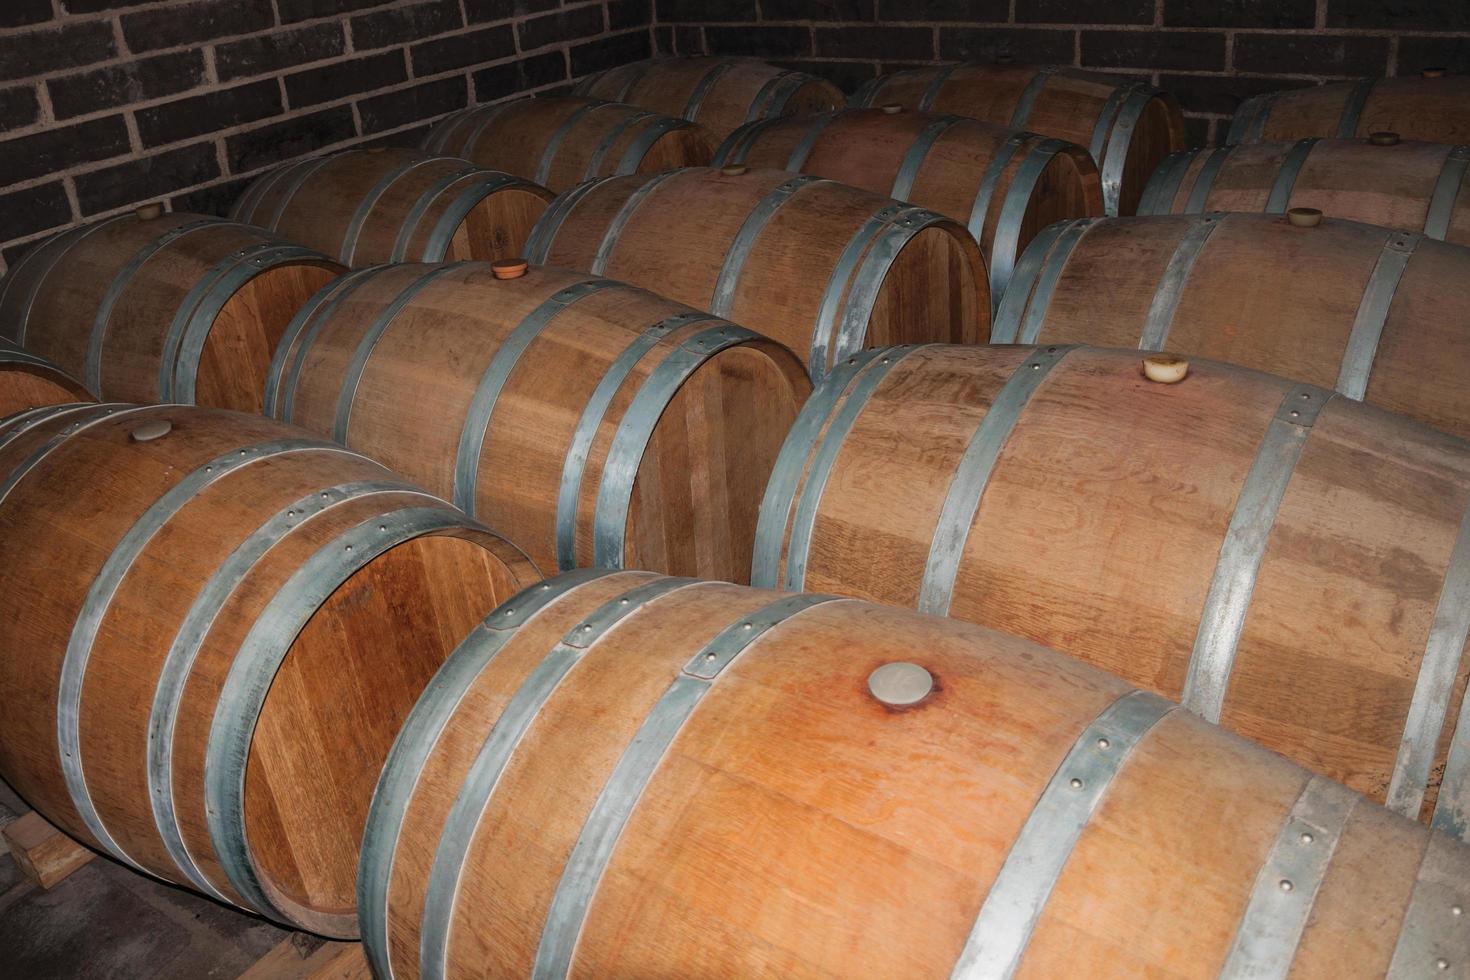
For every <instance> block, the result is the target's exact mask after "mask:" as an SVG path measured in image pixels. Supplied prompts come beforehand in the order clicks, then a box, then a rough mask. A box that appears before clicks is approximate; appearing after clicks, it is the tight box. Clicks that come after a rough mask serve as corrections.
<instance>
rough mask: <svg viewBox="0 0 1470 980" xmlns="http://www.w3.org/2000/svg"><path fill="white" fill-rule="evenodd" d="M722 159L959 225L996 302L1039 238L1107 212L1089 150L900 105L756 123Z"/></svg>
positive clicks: (718, 160) (734, 138)
mask: <svg viewBox="0 0 1470 980" xmlns="http://www.w3.org/2000/svg"><path fill="white" fill-rule="evenodd" d="M714 162H715V165H716V166H720V165H724V164H732V163H734V164H749V165H750V166H752V167H771V168H774V169H777V170H797V171H801V172H802V173H808V174H816V175H817V176H819V177H827V178H829V179H831V180H840V181H842V182H843V183H844V184H851V185H852V186H853V187H861V188H863V189H864V190H869V191H873V192H875V193H878V194H884V195H887V196H888V197H892V198H896V199H897V200H900V201H913V202H914V203H915V204H918V205H921V206H922V207H926V208H928V209H929V210H931V211H937V212H938V213H940V214H943V215H946V216H948V217H950V218H953V219H954V220H956V221H958V222H960V223H961V224H964V225H965V227H966V228H968V229H969V232H970V234H971V235H973V236H974V237H975V240H976V241H978V242H979V243H980V248H981V251H983V252H984V253H985V263H986V266H987V267H988V268H989V270H990V295H991V297H992V299H993V300H994V301H996V302H999V301H1000V296H1001V294H1002V293H1003V292H1005V287H1006V283H1007V282H1008V281H1009V280H1010V276H1011V270H1012V269H1014V268H1015V266H1016V259H1017V257H1018V256H1019V255H1020V254H1021V250H1022V249H1024V248H1025V247H1026V245H1027V243H1029V242H1030V241H1031V239H1033V238H1035V237H1036V233H1037V232H1039V231H1040V230H1041V229H1043V228H1045V227H1046V226H1047V225H1050V224H1053V223H1054V222H1057V221H1065V220H1067V219H1068V218H1082V217H1086V216H1088V215H1101V214H1102V213H1103V203H1102V182H1101V180H1100V179H1099V177H1098V172H1097V165H1096V164H1095V163H1093V162H1092V157H1091V156H1089V155H1088V153H1087V151H1086V150H1084V149H1082V147H1080V146H1076V145H1075V144H1072V143H1068V142H1066V141H1064V140H1057V139H1048V138H1046V137H1042V136H1037V135H1036V134H1035V133H1026V132H1021V131H1018V130H1009V129H1005V128H1004V127H1001V126H995V125H992V124H990V123H983V122H978V121H976V120H973V119H965V118H963V117H960V116H943V115H937V114H935V113H929V112H910V111H908V110H905V109H903V108H902V107H900V106H896V105H891V106H887V107H886V108H883V109H846V110H842V111H839V112H833V113H826V114H823V115H820V116H796V117H789V116H788V117H780V118H775V119H765V120H761V121H760V122H753V123H750V124H749V125H747V126H743V127H741V128H740V129H738V130H736V131H735V132H734V133H733V134H731V136H730V138H729V139H727V140H726V141H725V143H724V145H723V146H721V147H720V151H719V153H718V155H717V156H716V157H715V161H714Z"/></svg>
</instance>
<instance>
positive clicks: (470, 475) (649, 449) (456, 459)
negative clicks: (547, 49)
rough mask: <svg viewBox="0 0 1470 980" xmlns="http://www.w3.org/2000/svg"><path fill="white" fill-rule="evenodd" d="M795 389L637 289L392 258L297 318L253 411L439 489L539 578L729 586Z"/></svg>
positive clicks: (765, 344) (746, 550) (704, 322)
mask: <svg viewBox="0 0 1470 980" xmlns="http://www.w3.org/2000/svg"><path fill="white" fill-rule="evenodd" d="M500 276H509V277H510V278H504V279H502V278H499V277H500ZM425 378H432V379H433V381H434V383H433V384H432V385H425V384H424V383H423V382H424V379H425ZM810 391H811V384H810V382H809V381H808V380H807V377H806V372H805V370H804V369H803V367H802V365H801V362H800V360H798V359H797V357H796V355H794V354H792V353H791V352H790V351H788V350H786V349H785V348H783V347H781V346H780V345H778V344H775V343H772V342H771V341H769V340H766V339H765V338H763V337H760V336H759V335H757V334H754V333H752V332H750V331H749V330H745V329H744V328H741V327H737V326H735V325H734V324H732V323H729V322H727V321H725V320H721V319H719V318H717V317H714V316H711V315H710V314H707V313H699V312H697V311H695V310H692V309H690V308H689V307H687V306H684V305H682V304H680V303H675V302H672V301H670V300H666V299H664V298H662V297H660V296H656V295H654V294H653V293H648V292H645V291H644V290H642V289H637V288H635V287H632V286H626V285H623V284H622V283H617V282H613V281H611V280H608V279H599V278H597V277H596V276H588V275H584V274H581V273H576V272H569V271H567V270H564V269H547V268H540V267H535V268H530V269H529V270H528V269H526V267H525V264H524V263H519V264H512V263H501V264H500V265H497V266H496V267H494V270H493V271H492V267H491V266H489V265H486V264H483V263H469V264H453V265H399V266H389V267H386V268H381V269H376V270H364V271H361V272H358V273H354V274H352V275H349V276H345V277H343V278H342V279H340V280H338V282H337V284H336V286H335V288H333V289H331V290H325V291H323V293H322V294H321V295H320V296H318V297H317V299H316V301H314V302H313V303H312V304H311V305H309V306H307V307H306V308H305V309H303V310H302V312H301V315H300V316H298V317H297V319H296V322H295V323H294V324H293V325H292V328H291V330H290V332H289V333H288V335H287V337H286V339H285V340H284V341H283V342H282V344H281V347H280V349H279V350H278V351H277V354H276V360H275V364H274V366H273V369H272V371H271V385H270V387H269V388H268V389H267V393H266V410H267V412H269V413H271V414H274V415H275V416H276V417H278V418H282V419H285V420H286V421H288V422H294V423H296V424H298V425H302V426H305V427H306V428H308V429H311V430H313V431H315V432H320V433H323V434H326V435H330V436H331V437H332V438H333V439H336V440H338V441H339V442H343V443H346V444H347V445H348V446H350V447H352V448H354V449H356V450H358V451H360V452H362V453H364V454H366V455H368V456H371V457H372V458H373V459H376V460H379V461H380V462H382V463H384V464H385V465H387V466H388V467H390V468H391V469H393V470H394V471H395V472H398V473H402V474H404V475H405V476H407V477H409V478H410V479H412V480H414V481H415V482H417V483H419V484H421V485H423V486H425V487H427V488H428V489H430V490H432V491H434V492H435V493H439V494H442V495H443V496H445V497H448V498H452V499H453V500H454V501H455V502H456V503H457V504H458V505H459V506H460V507H461V508H463V509H464V510H465V511H467V512H469V513H470V514H472V515H474V516H476V517H479V518H481V519H483V520H484V521H486V522H487V523H488V524H490V525H491V526H492V527H494V528H496V529H497V530H498V531H500V532H501V533H502V534H505V535H506V536H507V537H508V538H510V540H512V541H514V542H515V543H516V544H518V545H519V546H520V547H522V548H524V549H525V550H526V552H527V553H528V554H529V555H530V556H531V557H532V558H533V559H534V560H535V561H536V562H537V564H538V565H540V566H541V567H543V568H548V569H550V568H558V567H560V568H564V569H566V568H573V567H578V566H587V565H593V564H595V565H599V566H609V567H623V566H627V567H633V568H654V569H656V570H660V571H669V572H673V573H678V574H690V575H700V576H704V577H708V578H719V579H726V580H732V581H733V580H740V579H744V578H745V577H746V576H747V575H748V574H749V572H750V546H751V541H752V540H753V539H754V536H755V524H756V517H757V511H758V509H759V507H760V499H761V493H762V491H763V490H764V488H765V481H766V477H767V476H768V475H769V474H770V471H771V466H772V464H773V463H774V462H775V459H776V454H777V453H778V452H779V451H780V449H781V442H782V440H783V439H784V438H785V436H786V432H787V430H788V429H790V428H791V423H792V421H793V420H794V419H795V418H796V413H797V411H798V410H799V409H800V408H801V405H802V403H803V402H804V401H805V400H806V397H807V395H808V394H809V393H810Z"/></svg>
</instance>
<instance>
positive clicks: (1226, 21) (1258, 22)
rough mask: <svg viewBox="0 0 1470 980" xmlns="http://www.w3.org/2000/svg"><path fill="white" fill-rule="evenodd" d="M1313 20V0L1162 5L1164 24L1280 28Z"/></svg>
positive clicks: (1171, 1) (1171, 0)
mask: <svg viewBox="0 0 1470 980" xmlns="http://www.w3.org/2000/svg"><path fill="white" fill-rule="evenodd" d="M1331 2H1333V3H1336V2H1337V0H1331ZM1316 23H1317V0H1167V2H1166V3H1165V4H1164V25H1165V26H1166V27H1277V28H1282V27H1312V26H1314V25H1315V24H1316Z"/></svg>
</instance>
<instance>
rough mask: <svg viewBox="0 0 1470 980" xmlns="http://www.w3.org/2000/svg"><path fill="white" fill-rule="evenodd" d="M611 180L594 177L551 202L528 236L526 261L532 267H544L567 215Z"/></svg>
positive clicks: (564, 192)
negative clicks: (592, 192) (583, 199)
mask: <svg viewBox="0 0 1470 980" xmlns="http://www.w3.org/2000/svg"><path fill="white" fill-rule="evenodd" d="M610 179H611V178H610V177H594V178H592V179H591V180H584V181H582V183H580V184H578V185H577V186H575V187H573V188H571V189H570V190H566V191H563V192H562V193H560V194H558V195H557V197H556V200H554V201H552V202H551V206H550V207H548V208H547V209H546V210H545V211H543V212H542V213H541V217H539V218H537V219H536V224H534V225H533V226H531V233H530V234H529V235H527V236H526V261H528V262H530V263H531V264H532V265H544V264H545V262H546V256H547V254H548V253H550V251H551V246H552V245H553V244H554V243H555V241H556V234H557V232H558V231H559V230H560V229H561V225H562V222H563V221H565V220H566V218H567V215H569V214H571V213H572V210H573V209H574V208H575V207H576V206H577V204H579V203H580V202H581V200H582V198H584V197H586V196H587V195H588V194H589V193H591V191H592V190H593V189H594V188H596V187H598V186H600V185H601V184H602V182H603V181H604V180H610Z"/></svg>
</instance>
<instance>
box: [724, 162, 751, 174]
mask: <svg viewBox="0 0 1470 980" xmlns="http://www.w3.org/2000/svg"><path fill="white" fill-rule="evenodd" d="M749 170H750V168H749V167H747V166H746V165H745V164H743V163H731V164H728V165H726V166H723V167H721V168H720V173H722V174H724V175H725V176H726V177H739V176H740V175H741V174H743V173H746V172H747V171H749Z"/></svg>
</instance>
